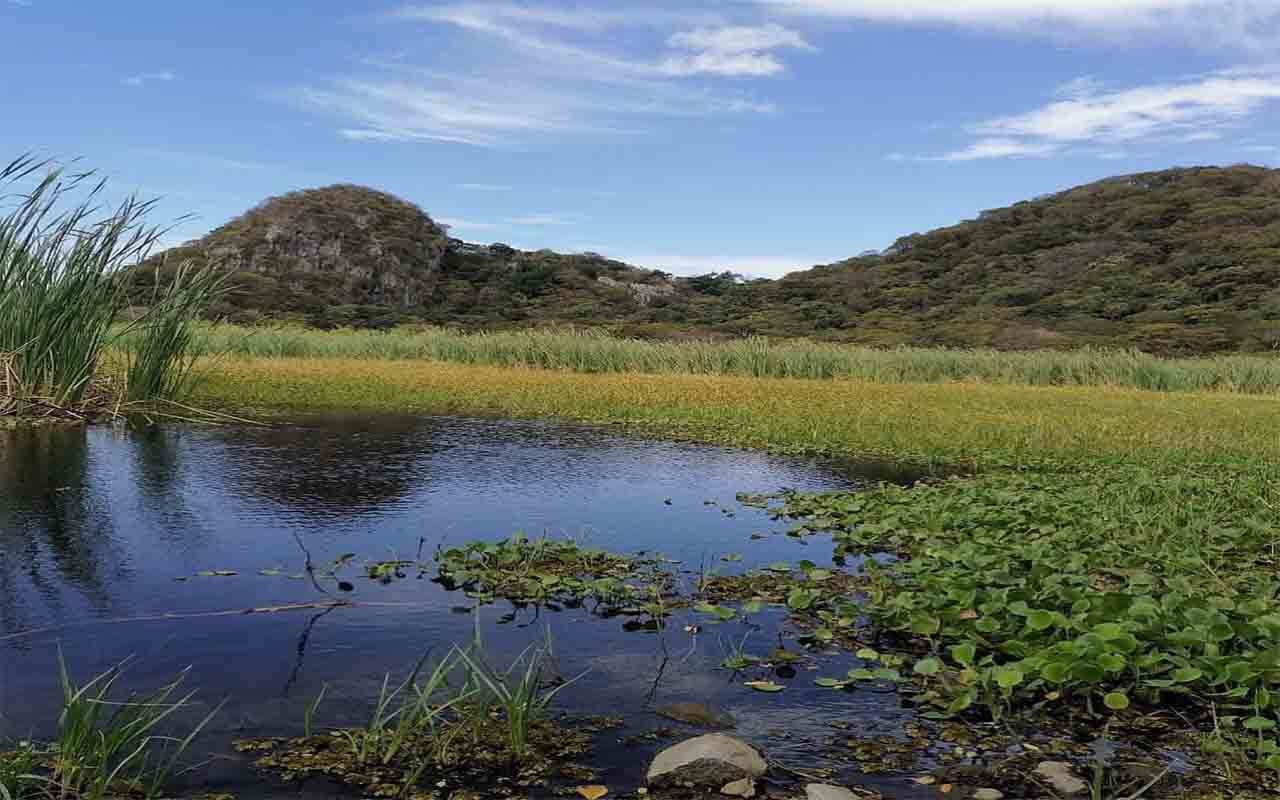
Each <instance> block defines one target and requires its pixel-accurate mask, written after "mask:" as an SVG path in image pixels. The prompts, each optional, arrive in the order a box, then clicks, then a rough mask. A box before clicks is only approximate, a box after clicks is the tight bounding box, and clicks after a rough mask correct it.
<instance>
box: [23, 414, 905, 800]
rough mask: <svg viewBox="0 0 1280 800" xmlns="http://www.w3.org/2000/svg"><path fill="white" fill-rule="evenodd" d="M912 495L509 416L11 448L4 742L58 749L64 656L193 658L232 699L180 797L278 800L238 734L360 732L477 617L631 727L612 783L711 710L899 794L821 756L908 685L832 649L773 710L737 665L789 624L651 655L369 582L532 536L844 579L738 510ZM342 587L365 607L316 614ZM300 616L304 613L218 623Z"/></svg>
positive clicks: (168, 671) (643, 648)
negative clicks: (813, 566) (733, 659)
mask: <svg viewBox="0 0 1280 800" xmlns="http://www.w3.org/2000/svg"><path fill="white" fill-rule="evenodd" d="M904 477H906V476H903V475H898V474H895V473H894V472H893V471H892V470H884V469H875V468H872V467H868V466H866V465H856V464H848V463H840V462H834V461H822V460H814V459H802V458H788V457H779V456H772V455H767V454H762V453H755V452H743V451H738V450H730V449H724V448H718V447H710V446H702V445H691V444H679V443H667V442H653V441H644V440H638V439H635V438H629V437H625V436H620V435H618V434H616V433H615V432H611V431H609V430H605V429H596V428H590V427H583V426H568V425H562V424H553V423H535V422H509V421H496V420H469V419H454V418H408V417H406V418H398V417H381V418H367V417H363V418H313V419H306V420H298V421H289V422H277V423H273V424H272V425H270V426H267V427H247V426H246V427H185V426H160V427H149V428H144V429H131V428H126V427H106V426H101V427H89V428H74V427H73V428H63V427H57V428H40V429H32V430H16V431H8V432H0V737H25V736H36V737H47V736H49V735H50V734H51V733H52V726H53V724H54V722H55V719H56V711H57V709H58V707H59V702H60V696H59V686H58V680H57V659H58V648H59V647H60V648H61V650H62V652H63V653H64V655H65V659H66V661H67V663H68V664H69V665H70V666H71V668H72V669H73V671H74V672H75V673H76V674H78V675H81V676H85V677H88V676H90V675H92V674H96V673H97V672H100V671H102V670H104V669H107V668H108V667H110V666H112V665H113V664H116V663H118V662H120V661H122V660H123V659H125V658H127V657H130V656H132V657H133V658H134V661H133V663H132V665H131V666H130V668H129V670H128V672H127V683H128V684H129V685H130V686H134V685H137V686H153V685H155V684H157V683H159V682H161V681H162V680H164V679H167V678H170V677H172V676H173V675H174V674H175V673H177V672H178V671H179V670H181V669H183V668H186V667H188V666H189V667H190V674H189V677H188V679H187V681H188V684H189V685H190V686H192V687H198V688H199V690H200V694H199V698H200V700H201V702H203V703H205V704H207V705H212V704H215V703H217V702H218V701H220V700H222V699H223V698H226V699H227V704H226V706H225V707H224V709H223V710H222V712H221V713H220V714H219V715H218V716H217V717H216V719H215V721H214V723H213V724H212V725H211V726H210V727H209V728H208V729H207V730H206V733H205V735H204V736H203V738H202V739H201V740H200V742H199V743H198V745H197V747H196V748H194V751H195V752H196V753H198V754H199V755H200V756H202V757H208V758H210V759H211V760H210V761H209V763H208V764H207V765H205V766H204V767H202V768H201V769H199V770H197V771H194V772H192V773H190V774H188V775H187V776H185V777H184V778H183V779H182V780H183V781H186V783H187V785H188V787H196V788H199V789H200V790H201V791H206V790H208V791H218V792H234V793H236V794H237V795H238V796H241V797H253V796H265V795H267V794H272V793H273V786H274V785H273V784H272V783H271V782H270V781H269V780H268V779H264V778H261V777H258V776H256V775H255V773H254V771H253V770H252V769H251V768H250V761H251V759H250V758H248V757H246V756H243V755H239V754H237V753H235V752H234V750H233V749H232V747H231V746H230V743H231V741H232V740H233V739H235V738H239V737H253V736H289V735H299V734H300V733H301V729H302V724H303V723H302V720H303V715H304V711H305V709H306V707H307V705H308V704H309V703H310V701H311V700H312V699H313V698H315V697H316V695H317V693H318V692H320V690H321V688H322V687H326V686H327V690H326V698H327V699H326V700H325V702H324V703H323V704H322V705H321V706H320V708H319V709H318V711H317V714H316V725H317V726H338V725H349V724H359V722H360V721H361V720H362V715H364V716H366V717H367V713H368V710H369V706H370V704H371V703H372V701H373V698H374V697H375V696H376V695H377V692H378V688H379V686H380V684H381V682H382V680H383V677H384V675H385V674H386V673H392V674H393V675H396V676H403V675H404V674H405V673H406V672H407V671H408V670H409V669H410V668H411V667H412V665H413V663H414V662H415V661H416V660H417V659H418V658H419V657H420V656H421V655H422V654H423V653H424V652H425V651H427V650H428V649H431V648H435V649H436V651H437V652H443V651H444V650H446V649H447V648H448V647H449V646H450V645H452V644H454V643H466V642H467V641H469V640H470V639H471V638H472V636H473V633H474V630H475V629H476V628H477V627H478V628H479V631H480V635H481V636H482V638H483V639H484V641H485V647H486V651H487V652H488V653H490V654H491V655H492V657H493V658H494V660H495V661H498V662H502V661H503V660H504V659H506V660H510V659H512V658H514V657H516V656H517V655H518V654H519V653H520V652H521V651H522V650H523V649H525V648H526V647H528V646H529V645H530V644H534V643H541V642H543V641H544V640H545V639H546V637H548V636H550V638H551V641H552V642H554V649H555V661H556V667H557V669H558V670H559V671H560V673H561V674H563V675H566V676H576V675H579V674H582V677H581V678H580V679H579V680H577V681H575V682H574V683H573V684H572V685H571V686H570V687H568V688H567V689H566V690H564V691H562V692H561V693H560V694H559V695H557V698H556V707H557V708H558V709H560V710H562V711H564V712H569V713H583V714H607V715H609V716H612V717H617V718H619V719H621V721H622V723H623V727H622V728H620V729H618V730H613V731H607V732H605V733H604V734H602V736H601V738H600V743H599V746H598V748H597V751H596V753H595V756H594V758H593V760H592V763H593V765H594V766H598V767H600V769H601V774H600V778H599V779H600V782H601V783H605V784H609V785H616V786H629V787H634V786H638V785H640V784H641V783H642V781H643V771H644V768H645V765H646V763H647V761H648V760H649V759H650V758H651V757H652V755H653V753H654V752H656V751H657V750H658V749H659V748H660V747H662V746H665V745H666V744H670V743H671V741H672V740H659V739H656V738H653V737H643V736H641V737H640V738H639V739H637V738H636V737H637V735H641V734H645V733H646V732H650V731H653V730H655V729H660V728H671V727H674V728H676V729H679V732H680V735H682V736H685V735H694V734H696V733H698V732H700V731H696V730H692V729H689V730H685V729H682V728H681V726H679V725H678V724H675V723H672V722H670V721H668V720H664V719H662V718H660V717H658V716H657V715H656V714H655V713H654V710H655V709H656V708H659V707H661V706H663V705H665V704H670V703H675V702H682V701H697V702H701V703H709V704H713V705H714V706H716V707H718V708H721V709H724V710H726V711H728V712H729V713H731V714H732V715H733V716H734V717H736V719H737V721H738V726H737V729H736V732H735V735H738V736H740V737H742V738H744V739H747V740H749V741H752V742H753V743H756V744H758V745H760V746H761V747H762V748H763V749H764V750H765V751H766V752H767V753H768V755H769V756H770V757H771V758H772V759H774V760H777V761H779V762H781V763H783V764H793V765H794V766H796V767H797V768H801V769H812V768H815V767H818V766H832V767H836V768H838V769H839V770H840V771H841V772H840V775H841V777H842V778H844V779H846V780H850V781H856V782H858V783H861V784H863V785H867V786H870V787H876V788H881V789H884V790H886V791H890V792H891V794H892V795H893V796H898V797H905V796H910V794H911V793H912V788H911V787H912V784H911V782H910V780H909V778H907V777H905V776H897V777H895V776H893V775H888V776H883V777H882V776H874V775H871V776H859V775H858V773H857V771H856V769H854V768H853V767H851V766H850V765H849V763H848V762H846V761H832V762H830V763H827V761H826V760H825V757H824V756H823V755H822V752H823V750H824V748H823V746H822V745H823V744H824V743H827V742H830V741H833V740H840V739H842V737H847V736H848V734H847V733H842V731H843V730H856V731H857V732H858V735H860V736H864V737H875V736H877V735H897V733H898V732H900V730H901V728H902V725H903V723H904V722H905V721H906V720H908V719H909V718H910V712H908V711H907V710H905V709H904V707H903V706H902V704H901V703H900V701H899V699H898V697H897V696H896V695H895V694H894V693H892V692H871V691H868V692H859V693H855V694H848V693H840V692H832V691H830V690H824V689H819V688H817V687H815V686H814V684H813V678H814V677H815V676H816V675H817V674H819V673H818V670H819V668H821V669H823V670H828V668H829V670H828V671H829V672H832V673H835V674H842V673H843V672H844V671H845V670H847V669H848V668H849V666H850V659H849V657H847V656H839V655H825V656H822V657H820V658H818V659H811V660H808V661H805V662H801V663H800V664H799V665H798V666H797V667H796V669H794V670H792V669H790V668H788V669H784V670H783V672H782V674H781V675H778V674H773V675H767V676H766V677H769V678H770V679H771V680H774V681H777V682H778V683H780V684H783V685H785V686H786V687H787V688H786V691H784V692H780V693H777V694H763V693H759V692H752V691H751V690H750V689H747V688H745V687H744V686H743V682H744V680H749V679H750V678H749V677H744V676H743V675H741V674H739V675H735V674H733V673H732V672H731V671H729V670H727V669H724V668H723V667H721V662H723V661H724V659H725V657H726V654H727V653H728V652H729V651H731V650H733V649H734V648H735V647H737V646H742V647H743V649H745V650H746V651H749V652H753V653H757V654H762V655H763V654H767V653H769V652H770V651H772V650H773V649H774V648H777V647H778V646H780V645H781V646H785V647H788V648H790V649H793V650H797V651H799V650H801V649H802V648H800V646H799V645H798V644H796V643H795V641H794V639H795V636H796V632H795V631H793V630H791V629H789V627H788V626H787V625H786V624H784V623H785V620H784V615H783V614H782V612H780V611H777V610H765V611H762V612H761V613H759V614H756V615H753V616H752V617H751V618H750V619H749V620H748V621H747V622H743V621H741V620H735V621H732V622H729V623H725V624H723V625H711V624H708V621H707V620H706V619H705V615H699V614H696V613H695V612H693V611H692V610H688V609H685V610H680V611H677V612H676V614H675V615H674V617H673V618H672V619H671V621H670V622H669V624H668V625H667V627H666V631H665V633H664V634H663V635H662V636H661V637H659V636H658V635H656V634H655V633H653V632H646V631H640V632H632V631H630V630H628V627H633V626H625V625H624V622H625V620H624V619H623V618H619V617H615V618H601V617H598V616H593V615H592V614H591V613H589V612H588V611H587V610H585V609H583V608H565V609H560V610H549V609H543V610H539V609H534V608H524V609H513V607H512V606H511V605H510V604H509V603H505V602H503V601H499V602H497V603H493V604H490V605H484V606H481V607H479V609H478V610H473V606H474V605H475V604H474V602H473V601H472V600H471V599H470V598H468V597H467V596H465V595H464V594H463V593H462V592H459V591H448V590H446V589H445V588H444V587H443V586H441V585H440V584H439V583H436V582H433V581H431V580H429V578H430V577H431V575H429V574H428V575H426V576H424V577H423V578H418V577H417V576H416V575H415V574H414V573H412V572H411V573H410V574H409V575H408V576H407V578H406V579H404V580H397V581H393V582H391V583H388V584H383V583H380V582H377V581H374V580H371V579H368V578H367V577H365V576H364V571H363V567H362V566H361V565H362V564H365V563H368V562H373V561H381V560H388V559H406V560H414V561H417V560H421V561H426V562H429V561H430V560H431V558H432V554H433V553H434V552H436V550H437V548H438V547H449V546H452V545H459V544H462V543H464V542H467V541H472V540H477V539H481V540H493V541H496V540H500V539H503V538H506V537H508V536H510V535H512V534H513V533H515V532H517V531H523V532H525V533H527V534H529V535H531V536H539V535H543V534H545V535H549V536H553V537H570V538H572V539H573V540H575V541H577V542H580V543H584V544H587V545H590V546H594V547H599V548H603V549H606V550H609V551H613V552H618V553H637V552H645V553H648V554H656V553H661V554H662V555H663V556H664V557H665V558H668V559H670V560H671V567H672V568H673V569H676V570H679V571H683V572H688V573H691V574H696V573H698V572H700V571H701V570H706V569H712V568H714V569H718V570H721V571H728V572H740V571H743V570H747V569H751V568H753V567H760V566H764V565H767V564H771V563H774V562H778V561H791V562H795V561H798V560H800V559H805V558H808V559H811V560H813V561H814V562H818V563H819V564H824V563H825V564H826V565H827V566H830V560H831V555H830V554H831V550H830V548H829V547H828V546H827V544H826V542H825V541H819V540H815V543H814V545H813V546H808V545H806V544H805V542H804V541H803V540H799V539H795V538H791V537H788V536H786V535H785V530H786V529H787V527H788V525H787V524H786V523H784V522H778V521H775V520H772V519H771V518H770V517H769V515H768V513H767V512H766V511H765V510H763V509H761V508H757V507H753V506H746V505H743V504H740V503H739V502H737V501H736V499H735V497H736V496H737V495H738V494H739V493H741V492H747V493H755V492H775V491H778V490H780V489H783V488H792V489H799V490H824V489H844V490H847V489H851V488H857V487H859V486H861V485H866V484H867V483H868V482H873V481H879V480H893V479H903V478H904ZM304 550H305V553H308V554H309V555H310V558H311V559H313V560H314V563H315V564H324V565H329V564H333V563H335V562H343V561H344V557H345V563H344V565H343V566H342V567H340V568H339V569H337V570H336V572H337V576H336V578H337V579H342V580H344V581H349V582H350V584H351V586H352V587H353V591H350V592H346V593H343V592H340V591H339V587H338V585H337V580H336V579H335V580H328V581H321V582H319V583H316V584H313V583H312V582H310V581H307V580H295V579H291V578H290V576H291V575H295V574H296V573H299V572H300V571H301V569H302V566H303V564H304V560H305V558H306V555H304ZM738 555H741V559H740V560H738V559H737V556H738ZM726 556H727V557H728V559H727V560H726V558H725V557H726ZM201 573H205V574H203V575H202V574H201ZM208 573H234V574H221V575H219V574H212V575H211V574H208ZM264 573H265V574H264ZM344 588H345V587H344ZM322 592H323V593H322ZM339 596H341V599H343V600H350V601H351V603H352V605H350V606H347V607H340V608H329V609H325V608H315V607H314V606H315V604H317V603H327V602H331V601H332V600H334V599H336V598H338V597H339ZM291 604H300V605H303V606H307V605H311V606H312V607H310V608H306V607H304V608H298V609H295V610H282V611H278V612H275V613H256V614H249V615H246V614H241V613H231V614H221V615H220V614H218V612H238V611H240V610H244V609H250V608H266V607H276V608H278V607H280V606H286V605H291ZM686 626H688V628H689V629H686ZM744 637H745V644H744ZM660 639H661V640H660ZM753 677H760V676H759V675H758V674H757V675H754V676H753ZM206 754H207V755H206ZM329 791H331V788H326V787H317V786H309V787H308V792H309V793H311V794H316V795H323V794H325V793H326V792H329ZM275 792H276V793H278V789H277V790H275Z"/></svg>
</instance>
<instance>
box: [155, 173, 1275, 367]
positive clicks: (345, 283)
mask: <svg viewBox="0 0 1280 800" xmlns="http://www.w3.org/2000/svg"><path fill="white" fill-rule="evenodd" d="M1278 193H1280V177H1277V175H1276V173H1275V172H1274V171H1272V170H1267V169H1263V168H1259V167H1229V168H1194V169H1173V170H1167V171H1164V172H1153V173H1144V174H1139V175H1132V176H1126V177H1120V178H1112V179H1108V180H1104V181H1099V182H1096V183H1092V184H1089V185H1086V186H1081V187H1077V188H1075V189H1071V190H1068V191H1065V192H1060V193H1057V194H1053V195H1049V196H1046V197H1042V198H1038V199H1036V200H1033V201H1030V202H1023V203H1017V204H1015V205H1013V206H1010V207H1008V208H1002V209H997V210H993V211H987V212H984V213H982V214H981V215H980V216H979V217H978V218H977V219H975V220H969V221H966V222H962V223H960V224H957V225H954V226H951V227H948V228H941V229H939V230H935V231H931V232H929V233H924V234H913V235H911V236H906V237H903V238H901V239H899V240H898V241H897V242H895V243H894V245H893V246H892V247H890V248H889V249H887V250H886V251H885V252H884V253H882V254H870V255H862V256H859V257H857V258H853V259H849V260H846V261H842V262H839V263H836V264H831V265H826V266H818V267H814V268H813V269H809V270H805V271H801V272H795V273H792V274H790V275H788V276H786V277H784V278H782V279H780V280H776V281H770V280H745V279H743V278H742V277H741V276H740V275H737V274H735V273H734V272H732V271H730V269H725V270H723V271H720V272H715V273H710V274H707V275H702V276H697V277H692V278H679V279H673V278H671V277H670V276H668V275H665V274H664V273H661V272H657V271H653V270H644V269H639V268H636V267H632V266H629V265H626V264H622V263H620V262H617V261H611V260H609V259H606V258H603V257H601V256H599V255H596V254H593V253H584V254H580V255H564V254H559V253H554V252H551V251H549V250H542V251H538V252H523V251H518V250H514V249H513V248H510V247H507V246H506V245H496V244H495V245H489V246H484V245H474V244H468V243H465V242H461V241H458V240H451V239H447V238H446V237H445V235H444V232H443V230H442V229H441V228H440V227H439V226H437V225H436V224H435V223H433V222H432V221H431V219H430V218H429V217H428V216H427V215H425V214H423V213H422V212H421V211H420V210H419V209H417V208H415V207H413V206H412V205H410V204H407V203H403V202H402V201H399V200H396V199H395V198H393V197H390V196H389V195H386V194H383V193H381V192H375V191H373V190H369V189H362V188H360V187H353V186H336V187H328V188H325V189H315V190H310V191H307V192H297V193H294V194H291V195H286V196H285V197H282V198H274V199H272V200H270V201H268V202H266V203H264V204H263V205H262V206H260V207H258V208H257V209H254V210H253V211H250V212H249V213H247V214H245V215H244V216H242V217H240V218H238V219H236V220H233V221H232V222H230V223H228V224H227V225H225V226H223V227H222V228H219V229H218V230H216V231H214V232H213V233H211V234H210V235H209V236H207V237H205V238H204V239H202V240H200V241H199V242H196V243H192V244H190V245H187V246H184V247H182V248H177V249H175V250H174V251H172V252H171V253H170V254H169V255H167V256H164V257H160V258H158V259H157V260H156V263H159V264H162V265H163V264H164V263H165V262H166V261H168V262H172V261H173V260H174V259H177V260H182V259H186V258H195V259H197V260H201V259H205V258H207V257H208V256H209V255H210V254H227V253H230V254H232V260H233V261H234V262H235V266H234V267H233V268H234V269H235V270H236V276H235V278H234V280H233V283H234V284H235V285H236V286H237V288H236V290H235V291H233V292H232V293H231V294H229V295H228V296H227V298H226V301H225V302H224V303H221V304H220V305H219V307H218V309H217V310H216V314H215V315H216V316H219V317H226V318H230V319H233V320H237V319H238V320H241V321H251V320H253V319H255V318H258V317H260V316H261V315H266V316H268V317H272V318H276V319H281V318H287V317H290V316H292V317H293V318H295V319H297V318H307V319H312V320H316V321H317V322H318V324H324V325H332V324H344V323H342V322H341V321H338V320H337V319H336V317H335V315H333V314H332V313H331V312H330V311H329V310H330V309H334V308H336V307H341V306H348V307H351V306H361V305H364V306H370V307H375V308H381V309H382V310H383V312H384V313H392V312H394V314H393V316H394V315H399V316H405V317H411V318H414V319H417V320H419V321H426V322H432V323H437V324H446V325H450V326H461V327H466V328H472V329H476V328H484V329H493V328H502V327H512V326H525V325H528V324H554V323H559V324H563V323H576V324H592V325H601V326H607V327H609V328H611V329H612V330H614V331H615V332H618V333H623V334H626V335H632V336H637V337H644V338H679V337H687V336H689V335H697V336H709V335H714V336H720V337H739V336H744V335H760V336H768V337H775V338H776V337H788V338H789V337H819V338H823V339H829V340H834V341H841V342H852V343H859V344H863V345H869V346H875V347H892V346H899V345H913V346H919V347H992V348H997V349H1000V350H1033V349H1044V348H1050V349H1068V348H1079V347H1086V346H1094V347H1108V348H1115V349H1128V348H1137V349H1141V350H1144V351H1146V352H1153V353H1158V354H1163V355H1189V354H1207V353H1216V352H1224V351H1268V350H1273V349H1275V348H1276V347H1277V346H1280V300H1278V299H1277V298H1280V270H1277V269H1276V258H1277V253H1280V206H1278V205H1277V203H1276V202H1275V198H1276V196H1277V194H1278ZM317 231H323V232H324V233H323V234H320V233H317ZM725 266H726V268H732V267H733V265H732V264H726V265H725ZM163 272H164V270H163V269H162V270H161V273H163ZM161 279H163V277H162V278H161ZM637 286H638V287H641V289H639V290H638V289H637V288H636V287H637ZM362 316H363V318H370V317H376V316H378V315H377V314H376V313H373V314H364V315H362ZM352 324H355V321H354V320H353V321H352Z"/></svg>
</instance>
